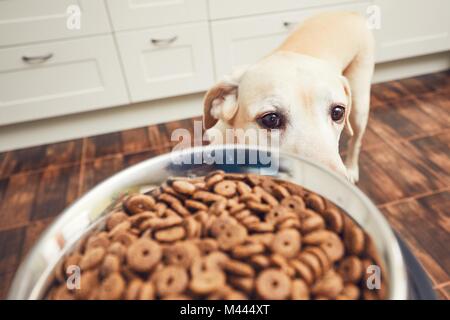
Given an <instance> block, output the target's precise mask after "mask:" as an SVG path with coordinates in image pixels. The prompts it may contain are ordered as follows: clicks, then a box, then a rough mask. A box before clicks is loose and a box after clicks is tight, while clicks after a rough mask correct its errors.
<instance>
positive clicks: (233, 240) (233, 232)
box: [217, 223, 247, 250]
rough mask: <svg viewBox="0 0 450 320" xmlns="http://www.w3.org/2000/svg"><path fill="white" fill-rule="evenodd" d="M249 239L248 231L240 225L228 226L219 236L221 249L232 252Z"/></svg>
mask: <svg viewBox="0 0 450 320" xmlns="http://www.w3.org/2000/svg"><path fill="white" fill-rule="evenodd" d="M246 238H247V229H246V228H245V227H244V226H242V225H240V224H237V223H236V224H227V225H225V226H224V228H223V229H222V230H221V231H220V232H219V234H218V235H217V240H218V242H219V247H220V248H221V249H223V250H230V249H232V248H233V247H235V246H237V245H239V244H241V243H243V242H244V241H245V239H246Z"/></svg>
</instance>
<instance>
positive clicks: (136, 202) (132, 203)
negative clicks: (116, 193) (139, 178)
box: [125, 194, 156, 214]
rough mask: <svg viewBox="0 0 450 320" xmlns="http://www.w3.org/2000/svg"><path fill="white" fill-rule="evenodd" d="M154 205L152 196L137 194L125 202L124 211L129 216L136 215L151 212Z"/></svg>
mask: <svg viewBox="0 0 450 320" xmlns="http://www.w3.org/2000/svg"><path fill="white" fill-rule="evenodd" d="M155 203H156V202H155V199H154V198H153V197H152V196H149V195H145V194H137V195H132V196H130V197H129V198H128V199H127V200H126V201H125V209H126V210H127V211H128V212H129V213H130V214H136V213H141V212H144V211H150V210H152V209H153V208H154V206H155Z"/></svg>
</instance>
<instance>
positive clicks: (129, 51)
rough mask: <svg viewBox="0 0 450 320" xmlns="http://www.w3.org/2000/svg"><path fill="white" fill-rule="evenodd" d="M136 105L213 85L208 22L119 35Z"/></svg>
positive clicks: (127, 75)
mask: <svg viewBox="0 0 450 320" xmlns="http://www.w3.org/2000/svg"><path fill="white" fill-rule="evenodd" d="M117 42H118V44H119V50H120V54H121V57H122V62H123V65H124V69H125V73H126V79H127V82H128V86H129V90H130V95H131V99H132V101H133V102H137V101H142V100H150V99H156V98H164V97H169V96H173V95H180V94H187V93H193V92H198V91H202V90H205V89H206V88H207V87H208V85H210V84H211V83H212V79H213V75H212V58H211V52H210V42H209V32H208V25H207V24H206V23H196V24H189V25H180V26H177V27H166V28H158V29H148V30H140V31H132V32H121V33H118V34H117Z"/></svg>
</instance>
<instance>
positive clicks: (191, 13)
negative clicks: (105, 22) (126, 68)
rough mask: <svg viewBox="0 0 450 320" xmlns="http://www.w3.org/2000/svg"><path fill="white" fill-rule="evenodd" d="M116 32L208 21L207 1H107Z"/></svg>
mask: <svg viewBox="0 0 450 320" xmlns="http://www.w3.org/2000/svg"><path fill="white" fill-rule="evenodd" d="M107 3H108V9H109V12H110V15H111V20H112V24H113V27H114V29H115V30H127V29H133V28H145V27H157V26H163V25H169V24H177V23H183V22H194V21H202V20H206V19H207V10H206V0H176V1H174V0H107Z"/></svg>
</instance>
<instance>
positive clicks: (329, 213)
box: [322, 208, 344, 233]
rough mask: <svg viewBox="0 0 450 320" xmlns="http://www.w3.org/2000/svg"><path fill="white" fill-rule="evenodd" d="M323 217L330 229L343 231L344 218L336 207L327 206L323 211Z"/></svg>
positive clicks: (338, 231)
mask: <svg viewBox="0 0 450 320" xmlns="http://www.w3.org/2000/svg"><path fill="white" fill-rule="evenodd" d="M322 217H323V218H324V219H325V224H326V226H327V228H328V229H330V230H332V231H334V232H337V233H341V232H342V229H343V227H344V219H342V215H341V213H340V212H339V210H338V209H336V208H327V209H326V210H325V211H324V212H323V213H322Z"/></svg>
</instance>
